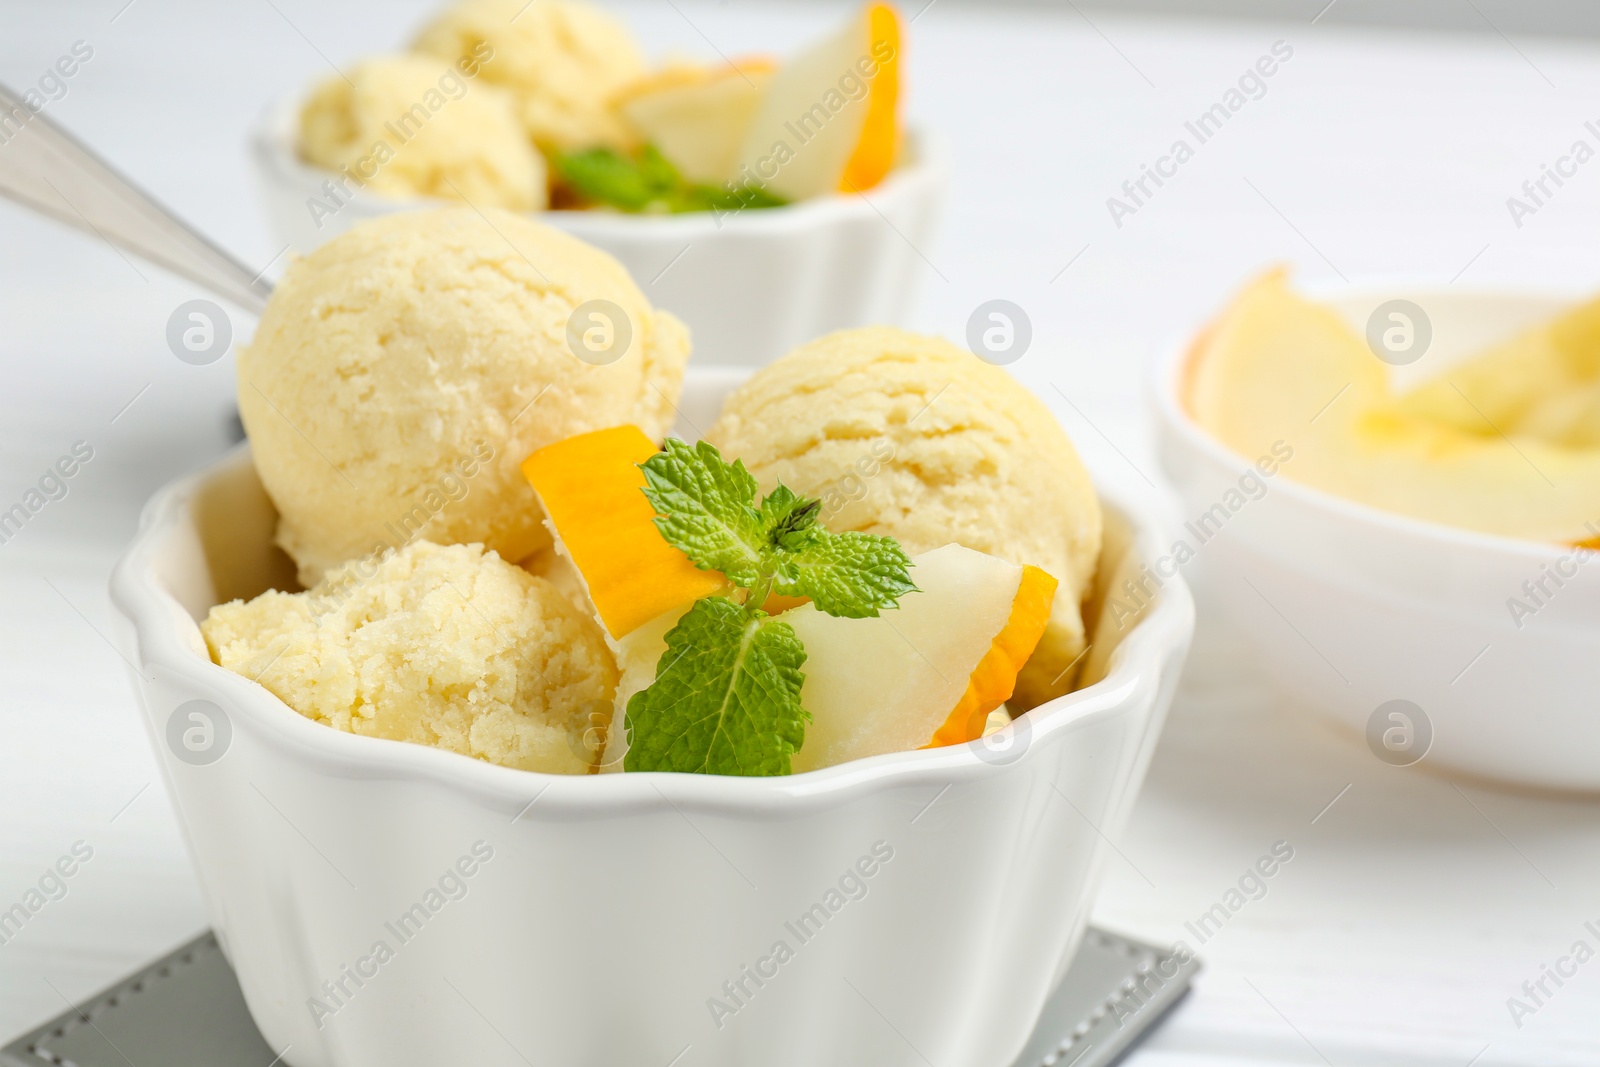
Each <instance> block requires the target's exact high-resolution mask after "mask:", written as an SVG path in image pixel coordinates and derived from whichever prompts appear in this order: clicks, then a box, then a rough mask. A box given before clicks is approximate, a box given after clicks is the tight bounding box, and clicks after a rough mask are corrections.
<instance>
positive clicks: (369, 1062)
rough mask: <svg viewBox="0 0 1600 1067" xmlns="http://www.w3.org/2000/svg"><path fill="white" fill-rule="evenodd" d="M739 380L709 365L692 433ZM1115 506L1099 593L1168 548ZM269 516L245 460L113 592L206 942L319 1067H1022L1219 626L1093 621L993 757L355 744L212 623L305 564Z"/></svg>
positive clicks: (299, 1057) (152, 531) (988, 746)
mask: <svg viewBox="0 0 1600 1067" xmlns="http://www.w3.org/2000/svg"><path fill="white" fill-rule="evenodd" d="M735 380H736V378H735V377H734V376H731V375H727V374H713V375H707V374H704V373H700V374H694V375H691V381H690V385H689V388H688V390H687V394H686V397H685V399H684V410H685V414H686V416H687V417H688V418H689V419H694V420H695V421H700V417H701V416H704V417H705V418H707V419H709V418H710V415H711V413H712V412H713V411H714V409H715V408H716V406H717V405H718V404H719V403H720V401H721V397H722V395H723V394H724V393H725V392H726V390H727V389H728V388H730V387H731V385H732V384H733V382H734V381H735ZM1120 499H1121V498H1120V497H1118V496H1117V495H1116V494H1115V493H1112V494H1109V495H1108V497H1107V529H1108V533H1107V541H1106V550H1105V554H1104V559H1103V564H1102V566H1103V572H1102V579H1103V581H1102V584H1105V582H1109V581H1111V580H1115V581H1118V582H1120V581H1121V580H1122V579H1123V577H1125V576H1126V574H1127V573H1129V569H1130V568H1136V567H1137V565H1138V564H1139V563H1140V562H1141V561H1143V560H1147V559H1149V558H1151V557H1152V556H1153V555H1154V554H1155V553H1157V552H1159V551H1160V550H1161V547H1162V545H1163V544H1164V543H1165V538H1164V536H1162V534H1161V533H1160V532H1159V531H1158V530H1157V529H1156V527H1155V526H1154V525H1153V523H1152V520H1151V519H1150V518H1148V517H1147V516H1146V515H1145V514H1144V513H1142V512H1139V511H1136V510H1134V509H1132V508H1130V507H1129V506H1127V505H1125V504H1123V503H1121V502H1120ZM273 521H274V514H273V511H272V507H271V504H270V502H269V501H268V500H267V498H266V496H265V494H264V493H263V492H262V490H261V487H260V483H259V482H258V481H257V480H256V477H255V473H254V469H253V468H252V466H251V463H250V457H249V453H248V451H246V450H244V449H242V448H241V449H240V450H238V451H236V452H234V453H233V454H232V455H231V456H229V457H228V458H226V459H224V460H222V461H221V462H219V463H217V464H216V465H214V466H212V467H210V468H208V469H206V470H204V471H201V472H200V473H199V474H196V475H193V476H190V477H187V478H184V479H182V480H180V481H179V482H177V483H175V484H173V485H171V486H169V487H167V488H166V489H164V490H162V491H161V492H160V493H159V494H157V495H156V497H155V498H154V499H153V500H152V501H151V502H150V504H149V506H148V507H147V508H146V511H145V513H144V516H143V519H142V521H141V524H140V530H139V534H138V536H137V538H136V540H135V541H134V543H133V545H132V546H131V547H130V548H129V550H128V552H127V554H126V555H125V556H124V557H123V559H122V560H121V562H120V563H119V564H118V566H117V568H116V571H115V574H114V576H113V579H112V599H113V602H114V604H115V606H116V610H117V612H118V614H119V616H120V619H121V623H122V625H121V630H122V637H123V641H124V646H125V649H126V653H127V655H128V657H129V659H130V661H131V662H132V663H134V664H136V665H137V668H138V671H139V672H140V675H141V676H140V677H139V678H138V679H137V688H138V693H139V697H140V702H141V704H142V706H143V709H144V712H145V717H146V724H147V725H148V727H149V731H150V737H151V740H152V743H153V745H154V747H155V751H156V754H157V756H158V757H159V759H160V761H161V764H162V768H163V771H164V775H165V780H166V783H167V786H168V789H169V790H170V792H171V795H172V796H173V798H174V799H175V801H176V803H177V808H178V814H179V818H180V821H181V823H182V825H183V827H184V830H185V833H186V835H187V838H188V841H189V845H190V848H191V850H192V852H193V856H194V860H195V864H196V867H197V868H198V870H199V874H200V880H201V883H202V886H203V889H204V892H205V897H206V900H207V903H208V905H209V907H210V912H211V918H212V921H213V924H214V925H215V927H216V929H217V933H218V936H219V938H220V940H221V942H222V944H223V946H224V949H225V951H226V952H227V954H228V957H229V959H230V960H231V961H232V963H233V966H234V968H235V969H236V970H237V972H238V975H239V981H240V984H241V986H242V987H243V990H244V995H245V999H246V1001H247V1003H248V1004H249V1007H250V1011H251V1013H252V1015H253V1016H254V1017H255V1020H256V1022H257V1024H258V1025H259V1026H260V1028H261V1031H262V1033H263V1034H264V1035H265V1036H266V1038H267V1040H268V1042H270V1043H271V1044H272V1046H273V1047H274V1048H286V1047H287V1048H288V1050H289V1051H288V1052H287V1053H286V1054H285V1057H284V1058H285V1060H286V1061H287V1062H289V1063H292V1064H294V1065H296V1067H438V1065H439V1064H446V1063H448V1064H474V1065H478V1067H526V1065H527V1064H528V1063H538V1064H563V1065H565V1064H587V1063H594V1064H624V1063H645V1064H650V1063H654V1064H661V1065H665V1064H668V1063H676V1064H679V1065H681V1067H696V1065H714V1067H748V1065H750V1064H756V1063H759V1064H762V1065H764V1067H800V1065H815V1064H830V1065H836V1067H853V1065H854V1067H922V1065H924V1064H925V1063H926V1062H930V1061H931V1062H934V1063H938V1064H940V1065H942V1067H1003V1065H1006V1064H1009V1063H1010V1062H1011V1061H1012V1059H1013V1058H1014V1057H1015V1056H1016V1055H1017V1053H1018V1052H1019V1050H1020V1049H1021V1047H1022V1044H1023V1042H1024V1041H1025V1040H1026V1038H1027V1037H1028V1034H1029V1031H1030V1030H1031V1028H1032V1027H1033V1025H1034V1022H1035V1021H1036V1019H1037V1016H1038V1013H1039V1011H1040V1008H1041V1006H1042V1004H1043V1002H1044V999H1045V997H1046V996H1047V994H1048V993H1049V992H1050V991H1051V990H1052V988H1053V987H1054V985H1055V983H1056V982H1057V981H1059V979H1060V977H1061V975H1062V973H1063V971H1064V969H1065V967H1066V964H1067V963H1068V961H1069V960H1070V958H1071V955H1072V953H1073V951H1074V950H1075V948H1076V946H1077V943H1078V940H1079V938H1080V936H1081V934H1082V932H1083V929H1084V924H1085V921H1086V919H1087V917H1088V914H1089V908H1090V904H1091V902H1092V898H1093V892H1094V888H1095V885H1096V883H1097V880H1098V873H1099V871H1100V868H1101V866H1102V864H1103V862H1104V860H1105V859H1106V855H1107V849H1108V844H1107V841H1108V837H1114V836H1115V835H1116V834H1117V833H1118V831H1119V829H1120V828H1121V826H1122V825H1123V822H1124V819H1125V816H1126V814H1127V812H1128V809H1129V807H1130V805H1131V803H1132V801H1133V798H1134V795H1135V793H1136V792H1137V790H1138V786H1139V783H1140V781H1141V779H1142V777H1143V775H1144V770H1145V767H1146V764H1147V762H1148V760H1149V758H1150V753H1151V749H1152V747H1153V745H1154V743H1155V739H1156V736H1157V734H1158V732H1159V730H1160V726H1161V722H1162V720H1163V718H1164V716H1165V713H1166V709H1167V706H1168V704H1169V703H1170V701H1171V698H1172V692H1173V688H1174V686H1175V685H1176V682H1177V678H1178V674H1179V671H1180V669H1181V666H1182V663H1183V658H1184V655H1185V652H1186V650H1187V647H1188V643H1189V637H1190V633H1191V630H1192V625H1193V622H1192V620H1193V609H1192V606H1191V603H1190V600H1189V596H1188V593H1187V590H1186V589H1185V588H1184V586H1183V584H1182V582H1181V581H1174V582H1171V583H1169V584H1168V585H1167V586H1166V587H1165V589H1164V590H1163V591H1162V593H1161V596H1160V599H1159V600H1158V601H1157V602H1155V604H1154V605H1153V606H1152V607H1151V608H1150V610H1149V611H1148V613H1147V614H1146V615H1145V616H1144V617H1143V618H1142V620H1140V621H1139V622H1137V624H1128V623H1127V621H1126V620H1124V626H1123V627H1122V628H1120V629H1119V628H1116V627H1112V626H1107V627H1101V628H1100V629H1099V631H1098V632H1097V633H1096V635H1095V645H1094V649H1093V650H1092V653H1091V655H1090V657H1089V658H1088V660H1086V663H1085V670H1086V671H1087V672H1088V677H1090V678H1092V679H1098V680H1097V681H1095V682H1094V684H1092V685H1089V686H1088V687H1087V688H1085V689H1083V690H1081V691H1080V692H1077V693H1073V694H1071V695H1069V696H1066V697H1063V698H1061V699H1059V700H1056V701H1053V702H1052V703H1050V704H1048V705H1045V706H1042V707H1039V708H1037V709H1035V710H1034V711H1032V712H1031V713H1029V714H1028V715H1026V716H1023V717H1022V718H1020V719H1018V720H1017V721H1016V722H1014V723H1012V724H1011V726H1009V727H1007V728H1006V729H1005V730H1004V731H1001V732H1000V733H999V734H996V735H994V736H993V737H991V738H989V739H986V741H985V742H982V743H973V744H970V745H963V746H958V747H954V748H943V749H936V750H923V751H916V752H903V753H897V754H892V755H885V756H879V757H875V758H873V759H868V760H861V761H858V762H854V763H849V764H845V765H841V766H837V767H832V768H828V769H825V770H821V771H815V772H812V773H808V774H799V775H794V776H792V777H787V778H765V779H757V778H743V779H741V778H714V777H703V776H696V775H673V774H616V775H603V776H591V777H562V776H551V775H543V774H534V773H528V772H522V771H515V770H509V769H507V768H504V767H496V766H491V765H490V764H487V763H481V762H478V761H475V760H472V759H468V758H465V757H462V756H459V755H455V754H452V753H449V752H444V751H440V750H436V749H431V748H425V747H422V746H418V745H410V744H404V743H400V742H394V741H385V740H378V739H374V738H369V737H358V736H355V735H351V734H345V733H340V732H337V731H334V730H331V729H329V728H327V727H325V726H321V725H318V724H316V723H314V722H312V721H310V720H308V719H305V718H302V717H301V716H299V715H297V714H295V713H294V712H293V711H291V710H290V709H289V708H287V707H286V706H285V705H283V704H282V703H281V702H280V701H279V700H278V699H277V698H276V697H274V696H273V695H272V694H271V693H269V692H268V691H267V690H265V689H263V688H261V687H260V686H258V685H256V684H255V683H253V682H250V681H248V680H246V679H245V678H242V677H240V676H238V675H235V674H232V673H230V672H228V671H226V670H223V669H222V668H221V667H218V666H216V665H215V664H213V663H212V662H211V661H210V660H209V659H208V658H207V655H206V651H205V646H204V643H203V641H202V639H201V636H200V632H199V629H198V627H197V625H196V622H197V620H199V619H201V618H203V617H204V616H205V614H206V611H207V610H208V609H209V608H210V607H211V606H212V605H213V604H215V603H217V602H219V601H221V600H225V599H227V598H230V597H234V596H250V595H253V594H255V593H258V592H260V591H261V590H262V589H263V588H265V587H267V586H268V585H270V584H272V583H274V582H277V583H283V582H286V581H288V579H289V577H290V575H291V574H292V571H291V570H290V568H289V567H288V563H287V560H285V559H284V558H283V557H282V556H281V555H280V554H279V553H278V552H277V551H276V550H275V549H274V548H273V547H272V544H271V534H272V525H273ZM1091 606H1092V607H1093V605H1091ZM1095 611H1098V608H1095ZM1092 617H1094V616H1093V615H1091V618H1092ZM194 701H202V702H205V703H203V704H193V703H191V702H194ZM197 709H198V710H199V712H200V713H201V714H202V718H201V719H195V718H193V717H192V716H193V714H194V713H195V712H196V710H197ZM175 719H176V725H174V720H175ZM208 729H209V730H210V731H211V732H210V734H209V736H207V735H206V731H207V730H208ZM185 730H191V731H193V730H198V731H199V733H191V734H190V736H189V737H188V738H187V739H185V738H184V737H183V733H184V731H185ZM206 761H210V762H206ZM485 857H487V859H486V858H485ZM469 871H470V872H471V873H470V874H468V873H467V872H469ZM452 872H454V874H453V875H452ZM430 894H432V895H430ZM452 898H459V899H452ZM419 908H420V909H421V911H420V912H419V911H418V910H417V909H419ZM819 909H820V910H819ZM408 917H409V918H408ZM380 942H381V943H382V944H383V945H384V946H385V950H384V951H378V950H377V946H378V945H379V943H380ZM780 942H782V943H783V944H784V945H785V946H786V947H787V950H786V951H777V950H776V946H777V945H778V944H779V943H780ZM379 956H384V957H385V958H384V959H382V960H380V959H379V958H378V957H379ZM778 956H783V957H784V958H783V959H782V960H779V959H778V958H777V957H778ZM347 968H348V971H347ZM746 968H749V971H748V972H747V971H746V970H745V969H746ZM750 975H754V977H750ZM758 982H759V984H758ZM725 983H727V984H726V985H725ZM741 986H742V987H743V988H742V992H741V991H740V987H741ZM330 987H331V992H330ZM730 990H732V992H730ZM717 1002H720V1003H721V1004H722V1005H724V1006H725V1008H726V1009H729V1010H719V1009H718V1008H717V1006H716V1004H717ZM678 1056H681V1059H677V1060H675V1059H674V1057H678ZM925 1057H926V1059H925Z"/></svg>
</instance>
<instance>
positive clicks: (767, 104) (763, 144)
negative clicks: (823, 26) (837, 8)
mask: <svg viewBox="0 0 1600 1067" xmlns="http://www.w3.org/2000/svg"><path fill="white" fill-rule="evenodd" d="M900 36H901V35H900V19H899V16H898V15H897V14H896V13H895V10H894V8H892V7H890V6H889V5H887V4H872V5H869V6H868V7H865V8H863V9H862V10H861V11H860V12H859V13H857V14H856V15H855V16H854V17H852V18H851V20H850V22H849V23H848V24H847V25H846V26H845V27H844V28H843V29H841V30H840V31H839V32H838V33H836V34H834V35H832V36H831V37H829V38H827V39H826V40H823V41H819V42H817V43H816V44H814V45H812V46H811V47H810V48H808V49H806V50H805V51H804V52H801V53H800V54H799V55H797V56H795V57H794V58H793V59H791V60H789V61H788V62H787V63H785V64H784V65H783V66H781V67H780V68H779V69H778V71H777V73H776V74H774V75H773V77H772V80H771V81H770V82H769V83H768V85H767V88H766V92H765V93H764V94H763V95H762V99H761V103H760V106H759V107H758V108H757V110H756V115H755V118H754V119H753V120H752V121H751V124H750V128H749V132H748V133H747V134H746V136H745V138H744V144H743V146H742V147H741V148H740V150H739V154H738V162H737V165H736V166H735V169H734V170H735V172H734V173H733V174H731V175H730V177H731V178H733V180H734V181H736V182H745V181H755V182H758V183H760V184H762V185H764V187H765V188H766V189H767V190H768V191H769V192H772V193H775V194H777V195H778V196H781V197H784V198H786V199H789V200H803V199H806V198H807V197H813V196H823V195H826V194H828V193H835V192H841V191H842V192H854V191H860V190H865V189H870V188H871V187H872V186H874V185H876V184H877V183H878V182H879V181H881V180H882V178H883V177H884V175H886V174H888V172H889V171H890V169H892V167H893V166H894V160H895V153H896V151H897V149H898V145H899V141H900V126H899V94H900V66H899V61H898V60H899V54H900Z"/></svg>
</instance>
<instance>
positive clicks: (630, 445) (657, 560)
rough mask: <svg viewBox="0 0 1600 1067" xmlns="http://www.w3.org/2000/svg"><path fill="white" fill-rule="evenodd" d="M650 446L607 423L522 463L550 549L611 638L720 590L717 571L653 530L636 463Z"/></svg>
mask: <svg viewBox="0 0 1600 1067" xmlns="http://www.w3.org/2000/svg"><path fill="white" fill-rule="evenodd" d="M658 451H660V449H659V448H658V447H657V446H656V444H655V442H654V441H651V440H650V438H648V437H647V436H645V433H644V431H643V430H641V429H639V428H638V427H637V426H614V427H612V428H610V429H606V430H595V431H593V432H592V433H585V434H578V435H577V436H576V437H569V438H567V439H565V440H563V441H558V442H556V443H555V444H553V445H548V446H546V447H545V448H542V449H540V450H539V451H537V452H535V453H534V454H533V455H531V456H529V457H528V458H527V459H526V460H524V461H523V464H522V473H523V475H524V476H525V477H526V478H527V479H528V482H529V484H531V485H532V486H533V489H534V492H535V493H537V494H538V496H539V503H540V505H541V506H542V507H543V508H544V513H545V517H546V521H547V522H548V524H549V525H550V528H551V532H552V533H553V534H554V535H555V539H556V546H557V549H558V550H559V551H561V552H562V553H563V554H565V555H566V556H567V558H568V559H570V560H571V561H572V563H573V565H574V567H575V568H576V569H577V571H578V574H579V575H580V577H582V579H583V582H584V585H585V587H586V589H587V591H588V593H589V599H590V600H591V601H593V603H594V606H595V612H596V613H597V614H598V615H599V617H600V621H601V623H602V624H603V625H604V626H605V628H606V632H607V633H608V634H610V635H611V637H612V638H621V637H624V636H626V635H627V634H629V633H631V632H632V631H633V630H635V629H637V628H639V627H640V626H642V625H644V624H645V623H647V622H649V621H650V620H652V619H655V618H657V617H659V616H660V615H662V614H663V613H665V612H667V611H668V610H670V609H672V608H681V607H686V606H688V605H689V604H692V603H693V602H694V601H696V600H698V599H700V598H701V597H703V596H710V595H712V594H713V593H717V592H720V591H722V590H723V589H724V588H726V581H725V580H724V579H723V577H722V575H721V574H720V573H718V572H716V571H704V570H700V569H699V568H697V567H696V566H695V565H694V564H693V563H692V562H691V561H690V560H689V557H688V556H685V555H684V554H683V553H682V552H681V551H680V550H678V549H677V548H674V547H673V546H672V545H670V544H668V543H667V542H666V541H665V540H664V539H663V538H662V536H661V533H660V531H658V530H657V529H656V525H655V521H654V520H655V510H654V509H653V508H652V507H651V506H650V501H649V500H647V499H646V498H645V495H644V493H643V492H642V490H643V488H644V484H645V481H644V472H643V471H642V470H640V469H639V464H641V463H643V462H644V461H645V460H647V459H649V458H650V457H651V456H653V455H655V454H656V453H657V452H658Z"/></svg>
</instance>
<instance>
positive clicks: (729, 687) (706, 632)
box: [622, 597, 811, 775]
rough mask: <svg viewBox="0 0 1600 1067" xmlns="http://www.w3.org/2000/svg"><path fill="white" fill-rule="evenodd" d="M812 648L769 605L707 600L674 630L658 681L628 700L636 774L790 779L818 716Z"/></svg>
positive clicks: (628, 766) (627, 765)
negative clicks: (806, 700)
mask: <svg viewBox="0 0 1600 1067" xmlns="http://www.w3.org/2000/svg"><path fill="white" fill-rule="evenodd" d="M805 661H806V653H805V649H803V648H801V647H800V639H799V638H798V637H797V636H795V632H794V629H793V627H791V626H790V625H789V624H788V623H786V622H780V621H779V620H777V619H773V618H771V617H769V616H768V615H767V614H766V613H765V612H763V611H761V610H760V609H759V608H755V607H751V606H748V605H743V604H735V603H734V602H733V601H731V600H728V599H726V598H725V597H706V598H705V599H704V600H699V601H696V602H695V604H694V606H693V607H692V608H690V609H689V611H688V612H687V613H686V614H685V615H684V616H683V618H681V619H679V620H678V624H677V625H676V626H674V627H673V628H672V629H671V630H669V631H667V651H666V652H665V653H664V654H663V655H662V657H661V665H660V666H659V667H658V668H657V674H656V680H655V681H654V682H653V683H652V684H651V685H650V687H649V688H648V689H645V690H643V691H642V692H638V693H635V694H634V695H633V697H632V698H631V699H630V700H629V701H628V710H627V725H628V738H629V742H628V754H627V755H626V756H625V757H624V758H623V761H622V766H623V769H624V770H628V771H680V772H688V773H691V774H739V775H775V774H788V773H789V769H790V767H789V760H790V757H791V756H793V755H794V753H795V752H796V751H797V750H798V749H799V748H800V745H801V744H802V743H803V742H804V741H805V735H806V723H808V722H810V721H811V715H810V713H809V712H807V711H806V710H805V709H804V708H802V707H801V706H800V686H801V684H802V683H803V682H804V680H805V675H804V674H802V673H801V671H800V667H801V665H802V664H804V663H805Z"/></svg>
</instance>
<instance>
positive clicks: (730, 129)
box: [615, 58, 776, 186]
mask: <svg viewBox="0 0 1600 1067" xmlns="http://www.w3.org/2000/svg"><path fill="white" fill-rule="evenodd" d="M775 66H776V64H774V63H773V61H772V60H770V59H766V58H752V59H740V60H735V61H733V62H732V63H731V64H723V65H721V66H716V67H699V66H694V67H686V66H679V67H669V68H667V69H666V70H663V71H661V72H660V73H658V74H653V75H651V76H650V77H648V78H645V79H643V80H642V81H640V82H638V83H636V84H635V85H633V86H632V87H630V88H628V89H626V90H624V91H623V92H622V94H620V96H619V97H618V98H617V100H616V103H615V107H616V109H617V113H618V114H620V115H621V116H622V117H623V119H625V120H626V121H627V123H628V124H629V125H630V126H632V127H633V129H634V132H635V133H637V134H638V136H639V139H640V140H641V141H644V142H646V143H648V144H653V145H655V146H656V148H657V149H659V150H660V152H661V154H662V155H664V156H666V157H667V159H668V160H670V161H671V162H672V164H673V165H674V166H675V167H677V168H678V172H679V173H680V174H682V175H683V176H684V177H685V178H687V179H688V180H689V181H692V182H699V183H701V184H704V185H718V186H720V185H721V184H722V183H723V182H724V181H726V180H727V179H728V178H729V177H730V176H731V175H732V174H733V171H734V168H735V165H736V163H737V160H738V155H739V148H740V146H741V145H742V144H743V143H744V138H745V134H746V133H747V132H748V130H749V129H750V124H751V122H752V121H753V120H754V119H755V115H756V109H757V108H758V107H759V106H760V104H761V94H762V92H763V91H764V90H765V88H766V86H767V83H768V82H769V81H770V80H771V78H772V72H773V69H774V68H775Z"/></svg>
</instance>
